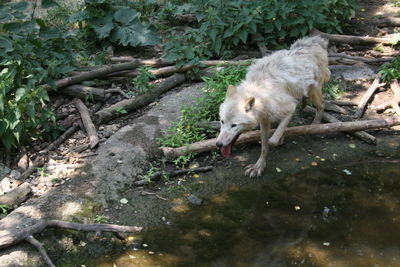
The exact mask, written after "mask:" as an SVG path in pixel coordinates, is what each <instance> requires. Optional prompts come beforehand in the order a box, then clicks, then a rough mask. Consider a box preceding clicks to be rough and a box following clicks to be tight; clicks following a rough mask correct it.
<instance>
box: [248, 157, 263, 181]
mask: <svg viewBox="0 0 400 267" xmlns="http://www.w3.org/2000/svg"><path fill="white" fill-rule="evenodd" d="M265 165H266V163H265V161H260V160H258V161H257V163H256V164H250V165H248V166H246V167H245V169H246V171H245V172H244V174H245V175H247V176H249V177H250V178H253V177H256V176H260V175H261V173H262V172H263V170H264V169H265Z"/></svg>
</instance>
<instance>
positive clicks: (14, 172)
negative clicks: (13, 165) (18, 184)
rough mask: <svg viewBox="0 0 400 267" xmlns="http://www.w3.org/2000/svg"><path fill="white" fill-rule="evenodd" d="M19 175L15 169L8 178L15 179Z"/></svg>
mask: <svg viewBox="0 0 400 267" xmlns="http://www.w3.org/2000/svg"><path fill="white" fill-rule="evenodd" d="M20 176H21V173H20V172H19V171H17V170H12V171H11V173H10V175H9V177H10V179H13V180H17V179H18V178H19V177H20Z"/></svg>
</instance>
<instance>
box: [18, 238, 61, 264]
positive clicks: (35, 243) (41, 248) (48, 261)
mask: <svg viewBox="0 0 400 267" xmlns="http://www.w3.org/2000/svg"><path fill="white" fill-rule="evenodd" d="M25 240H26V241H27V242H28V243H30V244H31V245H33V246H34V247H35V248H36V249H37V250H38V251H39V254H40V255H41V256H42V258H43V259H44V262H45V263H46V264H47V265H48V266H50V267H56V266H55V265H54V263H53V262H52V261H51V259H50V257H49V255H47V252H46V250H45V248H44V246H43V244H42V243H41V242H39V240H37V239H36V238H34V237H33V236H32V235H29V236H27V237H26V238H25Z"/></svg>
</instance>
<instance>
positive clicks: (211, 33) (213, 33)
mask: <svg viewBox="0 0 400 267" xmlns="http://www.w3.org/2000/svg"><path fill="white" fill-rule="evenodd" d="M208 36H210V39H211V41H213V42H215V38H217V30H216V29H214V28H212V29H211V30H209V31H208Z"/></svg>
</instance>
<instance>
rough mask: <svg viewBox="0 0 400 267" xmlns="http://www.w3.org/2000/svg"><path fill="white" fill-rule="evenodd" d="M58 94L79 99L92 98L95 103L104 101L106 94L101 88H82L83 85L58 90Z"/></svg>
mask: <svg viewBox="0 0 400 267" xmlns="http://www.w3.org/2000/svg"><path fill="white" fill-rule="evenodd" d="M59 93H60V94H63V95H66V96H69V97H77V98H81V99H85V98H93V100H96V101H105V99H106V92H105V90H104V89H102V88H96V87H90V86H84V85H78V84H77V85H70V86H67V87H64V88H62V89H61V90H59Z"/></svg>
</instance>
